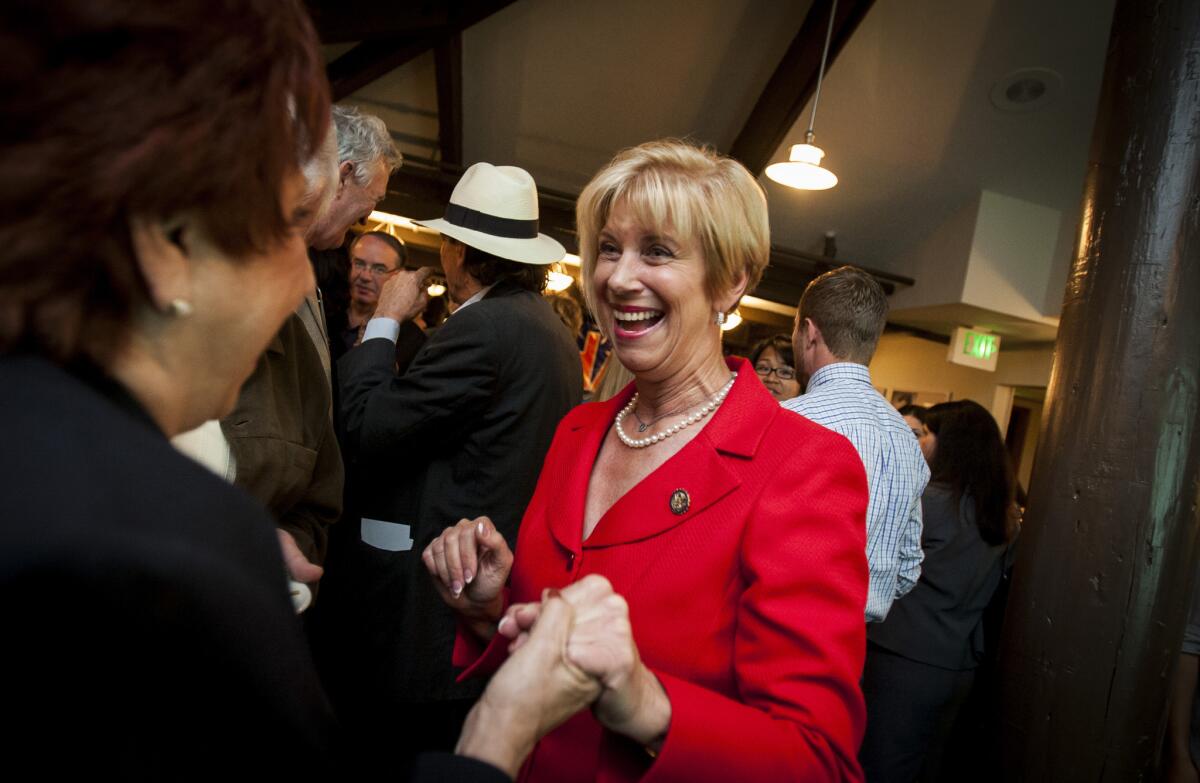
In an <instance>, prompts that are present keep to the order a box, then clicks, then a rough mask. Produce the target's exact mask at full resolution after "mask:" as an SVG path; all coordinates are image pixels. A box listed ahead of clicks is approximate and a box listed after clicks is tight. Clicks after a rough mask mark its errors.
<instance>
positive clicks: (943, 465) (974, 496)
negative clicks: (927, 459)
mask: <svg viewBox="0 0 1200 783" xmlns="http://www.w3.org/2000/svg"><path fill="white" fill-rule="evenodd" d="M925 426H926V427H928V428H929V431H930V432H932V433H933V434H934V435H936V436H937V447H936V448H935V449H934V452H933V460H932V461H931V464H930V466H929V468H930V481H936V482H940V483H942V484H946V485H948V486H949V487H950V488H951V489H952V490H953V492H954V494H955V495H956V496H957V497H959V498H962V497H963V496H964V495H966V496H968V497H970V498H971V500H972V501H973V502H974V504H975V524H977V525H978V526H979V535H981V536H982V537H983V540H984V541H986V542H988V543H989V544H992V545H996V544H1003V543H1004V542H1005V541H1008V540H1009V538H1010V536H1011V533H1012V531H1011V530H1010V529H1009V523H1008V518H1009V517H1008V509H1009V506H1010V505H1011V504H1012V501H1013V472H1012V465H1011V464H1010V463H1009V460H1008V451H1007V450H1006V449H1005V448H1004V440H1003V439H1002V438H1001V437H1000V428H999V427H998V426H996V420H995V419H993V418H992V414H990V413H988V412H987V410H986V409H985V408H984V407H983V406H982V405H980V404H979V403H977V402H974V401H972V400H955V401H953V402H943V403H940V404H938V405H934V406H933V407H932V408H930V409H929V410H928V411H926V415H925Z"/></svg>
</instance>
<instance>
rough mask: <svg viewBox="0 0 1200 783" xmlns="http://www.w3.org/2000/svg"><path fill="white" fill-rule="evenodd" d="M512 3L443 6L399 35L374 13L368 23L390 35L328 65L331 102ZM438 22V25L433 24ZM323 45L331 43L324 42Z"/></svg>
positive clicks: (481, 0) (471, 1)
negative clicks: (370, 21)
mask: <svg viewBox="0 0 1200 783" xmlns="http://www.w3.org/2000/svg"><path fill="white" fill-rule="evenodd" d="M512 3H513V0H466V2H459V3H454V2H443V3H442V4H441V6H440V8H441V12H440V13H441V14H442V15H441V16H438V15H436V14H434V13H432V12H427V13H426V14H425V15H424V16H420V17H419V23H412V24H410V25H409V26H407V27H405V28H403V30H402V31H401V32H399V33H396V32H394V31H395V30H396V29H397V28H396V27H395V26H394V25H392V24H389V23H387V22H386V21H385V20H384V19H382V18H381V16H380V14H378V12H377V11H376V12H374V13H373V14H372V15H371V16H370V19H371V20H372V21H379V22H380V23H379V25H378V27H380V28H381V29H384V30H389V31H393V32H390V34H387V35H383V36H381V35H372V36H371V37H369V38H367V39H365V40H362V39H359V40H362V43H360V44H358V45H357V46H355V47H354V48H353V49H351V50H350V51H348V52H346V53H345V54H343V55H342V56H341V57H339V58H337V59H336V60H334V61H333V62H331V63H330V64H329V66H328V68H326V72H327V74H328V76H329V86H330V88H331V90H332V93H333V100H334V101H340V100H343V99H344V98H346V97H348V96H349V95H351V94H352V93H354V92H356V91H357V90H360V89H362V88H363V87H365V86H367V85H368V84H370V83H371V82H373V81H375V80H376V79H378V78H379V77H380V76H383V75H384V74H385V73H388V72H389V71H393V70H395V69H396V68H399V67H400V66H401V65H404V64H405V63H407V62H408V61H410V60H412V59H414V58H416V57H417V56H419V55H421V54H422V53H424V52H426V51H429V50H430V49H433V48H434V47H436V46H438V45H440V44H442V43H443V42H445V41H447V40H448V39H450V38H451V37H453V36H457V35H458V34H459V33H461V32H462V31H463V30H465V29H467V28H468V27H470V26H472V25H474V24H476V23H478V22H480V21H481V20H483V19H486V18H487V17H488V16H491V15H492V14H494V13H495V12H496V11H499V10H500V9H502V8H504V7H506V6H508V5H511V4H512ZM403 15H404V14H395V16H403ZM383 16H384V17H386V16H387V15H386V14H385V15H383ZM438 20H441V23H440V24H435V22H437V21H438ZM322 42H323V43H332V41H331V40H326V39H324V38H323V39H322Z"/></svg>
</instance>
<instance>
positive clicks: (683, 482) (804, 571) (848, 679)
mask: <svg viewBox="0 0 1200 783" xmlns="http://www.w3.org/2000/svg"><path fill="white" fill-rule="evenodd" d="M730 367H731V368H733V369H736V370H737V372H738V379H737V381H736V382H735V383H734V385H733V388H732V390H731V391H730V393H729V396H728V397H727V398H726V400H725V403H724V404H723V405H722V406H721V407H720V408H719V409H718V410H717V411H716V413H715V414H714V415H713V417H712V419H711V420H710V421H709V422H708V424H707V426H705V427H704V429H703V430H702V431H701V432H700V433H699V435H697V436H696V437H695V438H694V439H693V440H692V441H691V442H690V443H688V444H687V445H686V446H685V447H684V448H683V449H682V450H681V451H680V452H679V453H678V454H676V455H675V456H674V457H672V458H671V459H670V460H668V461H667V462H666V463H665V464H663V465H662V466H661V467H660V468H658V469H657V470H656V471H654V472H653V473H652V474H650V475H649V476H648V477H647V478H645V479H644V480H643V481H642V482H641V483H639V484H638V485H637V486H635V487H634V488H633V489H632V490H630V491H629V492H628V493H627V494H626V495H624V496H623V497H621V498H620V500H618V501H617V502H616V503H615V504H614V505H613V506H612V507H611V508H610V509H609V510H608V512H607V513H605V515H604V516H603V517H602V518H601V520H600V522H599V524H598V525H597V526H596V528H595V530H594V531H593V533H592V535H591V536H590V537H589V538H588V539H587V540H586V541H581V540H580V539H581V536H582V532H583V513H584V502H585V499H586V496H587V488H588V482H589V480H590V478H591V473H592V466H593V464H594V462H595V459H596V455H597V452H598V450H599V448H600V444H601V442H602V440H603V438H604V436H605V434H606V433H607V431H608V428H609V427H610V426H611V425H612V421H613V419H614V417H615V415H616V413H617V411H618V410H620V408H621V407H622V406H624V405H625V404H626V403H627V402H628V401H629V398H630V396H631V395H632V393H633V389H632V387H630V388H628V389H626V390H625V391H624V392H623V393H622V394H620V395H618V396H617V397H615V398H613V399H612V400H609V401H608V402H604V403H595V404H589V405H582V406H580V407H578V408H575V409H574V410H572V411H571V412H570V413H569V414H567V416H566V417H565V418H564V419H563V421H562V423H561V424H560V425H559V428H558V432H557V433H556V434H555V437H554V442H553V444H552V445H551V447H550V451H549V453H548V454H547V456H546V462H545V465H544V467H543V468H542V473H541V477H540V478H539V480H538V485H537V490H536V491H535V493H534V496H533V500H532V501H531V502H530V505H529V508H528V510H527V511H526V513H525V517H524V521H523V522H522V524H521V530H520V535H519V538H518V543H517V550H516V561H515V563H514V566H513V571H512V577H511V592H510V598H511V600H512V601H516V602H524V601H532V600H538V598H539V596H540V595H541V591H542V589H543V588H546V587H563V586H565V585H567V584H569V583H571V582H574V581H576V580H578V579H581V578H582V577H584V576H586V575H587V574H592V573H598V574H602V575H604V576H605V577H607V578H608V579H609V581H611V582H612V584H613V587H614V588H615V590H616V591H617V592H618V593H620V594H621V595H623V596H624V597H625V598H626V599H627V600H628V602H629V612H630V619H631V621H632V626H633V635H634V640H635V641H636V643H637V646H638V650H639V652H640V653H641V657H642V659H643V661H644V662H645V663H646V665H647V666H648V667H649V668H650V669H651V670H652V671H653V672H654V673H655V674H656V675H657V676H658V678H659V679H660V681H661V682H662V684H663V687H664V688H665V689H666V691H667V694H668V696H669V697H670V700H671V726H670V730H669V731H668V733H667V738H666V742H665V744H664V745H663V747H662V749H661V751H660V752H659V754H658V757H657V758H656V759H652V758H651V757H650V756H649V754H647V753H646V751H645V750H644V749H642V748H640V747H639V746H637V745H636V744H635V743H633V742H632V741H631V740H628V739H627V738H624V737H621V736H619V735H616V734H613V733H611V732H608V731H606V730H605V729H603V728H602V727H601V726H600V725H599V724H598V723H597V722H596V721H595V719H594V718H593V717H592V716H591V714H590V713H587V712H585V713H581V714H579V715H576V716H575V717H574V718H572V719H571V720H570V721H568V722H567V723H566V724H564V725H563V726H561V727H559V728H558V729H557V730H555V731H553V732H551V733H550V734H549V735H547V736H546V737H545V738H544V739H543V740H542V741H541V742H540V743H539V744H538V746H537V748H536V749H535V750H534V752H533V754H532V756H531V757H530V759H529V761H528V762H527V763H526V765H525V768H524V769H523V770H522V775H521V779H522V780H530V781H575V780H580V781H583V780H589V781H590V780H636V779H642V778H644V779H645V780H647V781H650V780H680V781H708V780H711V781H733V780H737V781H757V780H762V781H784V780H787V781H799V780H803V781H808V780H861V779H862V772H861V770H860V768H859V765H858V761H857V753H858V746H859V743H860V742H861V740H862V734H863V727H864V725H865V711H864V708H863V700H862V694H861V692H860V691H859V685H858V682H859V678H860V676H861V674H862V666H863V657H864V651H865V646H866V640H865V626H864V624H863V620H862V617H863V608H864V606H865V605H866V600H867V561H866V557H865V554H864V549H865V546H866V543H865V536H866V509H867V482H866V476H865V473H864V472H863V467H862V463H861V462H860V461H859V457H858V454H857V452H856V451H855V450H854V447H853V446H851V445H850V442H849V441H847V440H846V439H845V438H843V437H842V436H841V435H837V434H835V433H833V432H831V431H829V430H827V429H825V428H823V427H821V426H819V425H817V424H814V423H813V422H811V421H809V420H808V419H805V418H803V417H801V416H799V415H797V414H794V413H792V412H791V411H787V410H784V409H782V408H780V407H779V404H778V403H777V402H776V401H775V400H774V399H773V398H772V397H771V395H770V394H769V393H768V392H767V391H766V389H765V388H764V387H763V385H762V383H761V382H760V381H759V380H758V378H757V377H756V376H755V375H754V371H753V369H752V368H751V366H750V364H749V363H748V362H746V361H743V360H733V361H731V362H730ZM679 490H683V492H685V493H686V494H687V498H688V503H687V509H686V511H683V512H682V513H677V512H679V511H680V507H681V505H682V504H681V503H679V502H676V503H675V504H674V506H675V508H674V510H672V502H671V501H672V496H673V495H674V496H676V497H677V498H678V497H679V495H678V491H679ZM506 641H507V640H505V639H503V638H502V637H500V636H499V635H497V637H496V639H495V640H493V644H491V645H490V646H489V647H488V648H487V649H486V650H482V649H480V648H479V647H478V646H475V645H472V644H471V643H470V642H469V641H468V639H467V638H466V636H465V632H464V634H460V638H459V644H458V646H457V649H456V655H455V663H457V664H459V665H467V664H473V665H472V666H471V668H470V669H469V670H468V672H466V673H465V675H464V676H469V675H470V674H474V673H476V672H479V671H485V670H488V669H491V668H493V667H495V666H497V665H498V664H499V663H500V662H501V661H502V659H503V656H504V650H505V643H506Z"/></svg>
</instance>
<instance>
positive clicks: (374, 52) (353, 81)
mask: <svg viewBox="0 0 1200 783" xmlns="http://www.w3.org/2000/svg"><path fill="white" fill-rule="evenodd" d="M432 35H433V34H430V35H418V36H415V37H413V38H411V39H383V40H379V41H364V42H363V43H360V44H359V45H358V46H355V47H354V48H353V49H351V50H350V51H348V52H346V53H345V54H343V55H342V56H341V57H339V58H337V59H336V60H334V61H333V62H331V63H330V64H329V65H328V67H327V68H326V69H325V70H326V74H327V75H328V76H329V89H330V92H331V93H332V95H333V100H334V102H335V103H336V102H337V101H340V100H343V99H345V98H347V97H349V96H350V95H352V94H353V93H355V92H357V91H358V90H360V89H362V88H363V87H366V86H367V85H368V84H370V83H371V82H373V81H375V80H376V79H378V78H379V77H380V76H383V75H384V74H385V73H388V72H389V71H394V70H395V69H397V68H399V67H400V66H401V65H404V64H405V63H406V62H408V61H409V60H412V59H414V58H416V57H418V56H420V55H421V54H423V53H424V52H427V51H429V49H430V48H431V47H432V46H433V45H434V42H435V40H436V39H434V38H433V37H431V36H432Z"/></svg>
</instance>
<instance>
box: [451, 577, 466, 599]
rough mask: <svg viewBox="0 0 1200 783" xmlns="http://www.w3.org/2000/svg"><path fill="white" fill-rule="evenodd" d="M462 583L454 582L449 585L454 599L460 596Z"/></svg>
mask: <svg viewBox="0 0 1200 783" xmlns="http://www.w3.org/2000/svg"><path fill="white" fill-rule="evenodd" d="M462 589H463V583H462V582H459V581H458V580H455V581H454V582H452V583H451V584H450V592H452V593H454V597H455V598H458V596H459V595H461V594H462Z"/></svg>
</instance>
